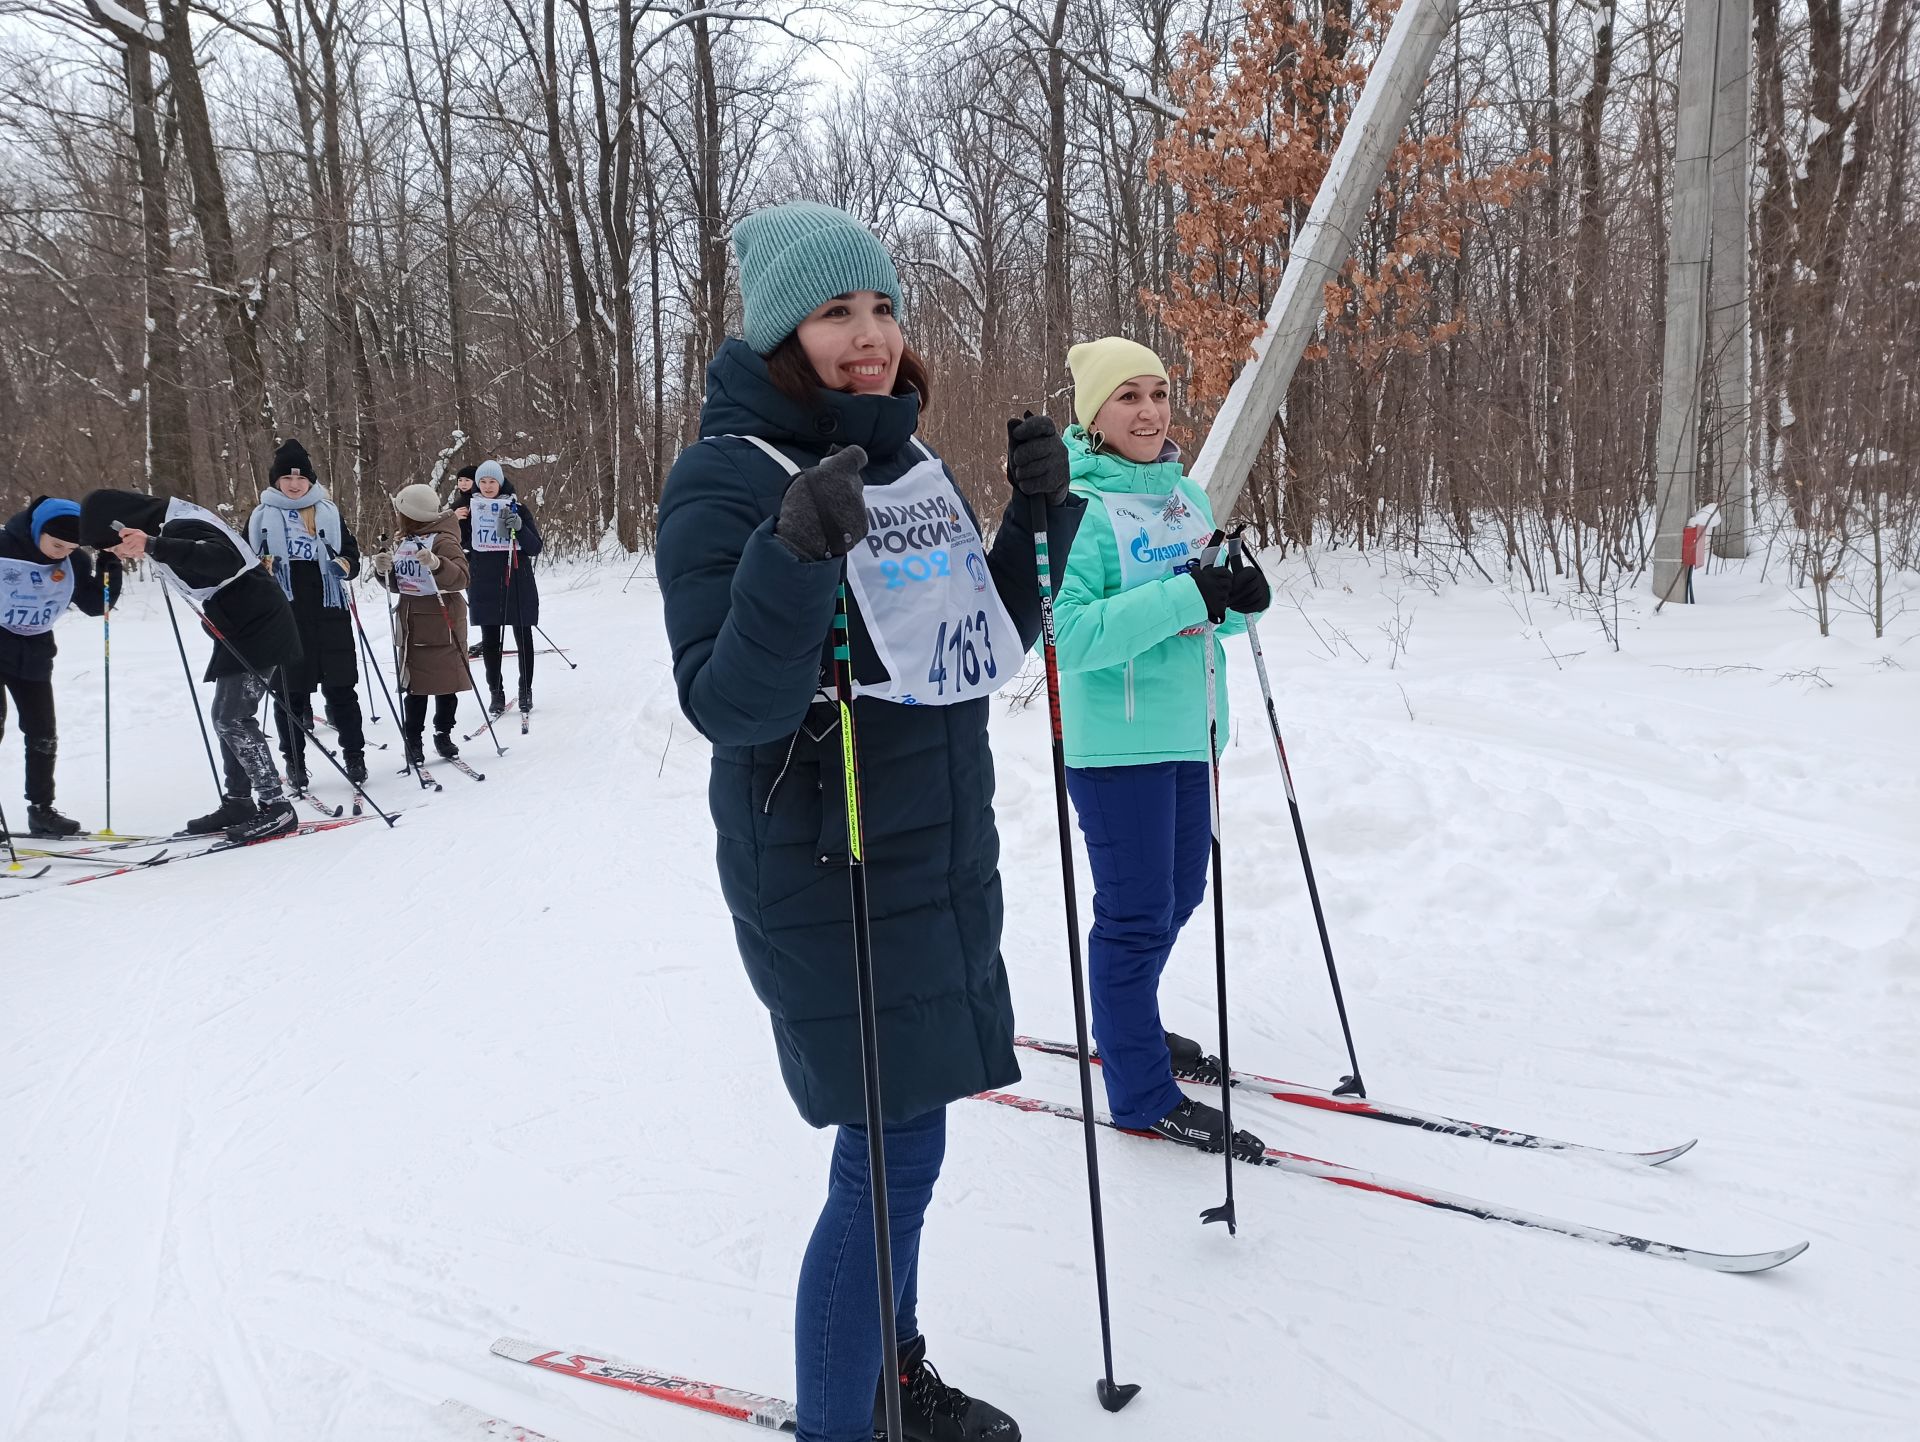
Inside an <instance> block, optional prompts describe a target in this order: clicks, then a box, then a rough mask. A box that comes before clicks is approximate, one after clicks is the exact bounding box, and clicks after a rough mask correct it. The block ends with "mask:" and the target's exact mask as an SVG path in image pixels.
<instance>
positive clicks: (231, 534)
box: [153, 496, 260, 605]
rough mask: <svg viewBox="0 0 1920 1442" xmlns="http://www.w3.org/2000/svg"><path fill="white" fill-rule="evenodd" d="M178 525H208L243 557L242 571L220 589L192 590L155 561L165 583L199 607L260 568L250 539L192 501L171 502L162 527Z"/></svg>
mask: <svg viewBox="0 0 1920 1442" xmlns="http://www.w3.org/2000/svg"><path fill="white" fill-rule="evenodd" d="M175 521H205V522H206V523H207V524H208V525H209V526H212V527H213V528H214V529H215V530H217V531H219V532H220V533H221V534H223V535H224V536H225V537H226V538H227V539H228V540H229V541H231V542H232V543H233V548H234V550H236V551H238V552H239V553H240V569H239V570H237V571H235V572H234V573H233V574H232V575H231V576H229V577H227V579H226V580H224V581H222V582H221V583H220V584H219V585H217V586H189V585H188V584H187V583H186V582H185V581H183V580H181V579H180V578H179V577H178V576H176V575H175V574H174V573H173V568H172V567H171V566H168V565H166V564H165V563H164V562H161V561H155V562H154V563H153V564H154V569H155V570H157V571H158V572H159V573H160V579H161V580H163V581H165V582H166V583H167V584H168V585H169V586H171V587H173V589H174V590H176V591H178V592H179V593H180V594H181V595H183V596H191V597H192V598H193V599H194V601H195V602H196V603H198V604H200V605H205V604H206V603H207V600H208V598H210V597H212V596H214V595H216V594H218V593H219V592H221V591H224V590H226V589H227V587H229V586H231V585H232V584H233V583H234V582H235V581H237V580H239V579H240V578H241V577H242V576H244V575H246V574H247V572H249V571H251V570H252V569H253V568H254V567H255V566H258V565H259V564H260V558H259V557H258V556H256V555H254V553H253V547H252V546H249V545H248V544H247V542H246V539H245V538H244V537H243V536H242V535H241V534H240V533H239V532H238V531H236V530H234V528H233V527H232V526H229V525H228V524H227V523H226V522H225V521H223V520H221V519H220V517H219V516H217V515H215V514H214V513H213V512H212V511H209V510H208V509H207V508H206V507H205V506H196V505H195V504H194V503H193V502H192V501H183V500H181V499H180V498H179V497H178V496H176V497H174V498H173V499H172V500H170V501H168V502H167V516H166V519H165V520H164V521H162V522H161V525H162V526H170V525H172V524H173V523H174V522H175Z"/></svg>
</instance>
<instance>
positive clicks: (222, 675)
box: [80, 491, 300, 842]
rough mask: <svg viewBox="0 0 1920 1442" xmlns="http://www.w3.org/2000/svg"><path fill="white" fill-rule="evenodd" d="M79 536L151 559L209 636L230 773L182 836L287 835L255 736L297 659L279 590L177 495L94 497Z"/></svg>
mask: <svg viewBox="0 0 1920 1442" xmlns="http://www.w3.org/2000/svg"><path fill="white" fill-rule="evenodd" d="M80 536H81V539H82V540H83V541H85V542H86V544H88V545H90V546H95V547H99V548H101V549H111V550H112V551H113V552H114V554H115V555H117V556H119V557H120V558H121V559H122V560H126V561H137V560H139V559H140V558H141V557H143V556H145V557H149V558H151V559H152V561H153V562H154V564H155V566H156V567H158V569H159V573H160V578H161V580H162V581H163V582H165V583H166V584H167V586H168V587H169V588H170V589H172V590H174V591H176V592H178V593H179V594H180V595H181V596H183V597H185V598H187V600H188V602H189V604H190V605H192V606H193V607H194V608H195V609H197V610H198V611H200V612H201V613H202V616H203V619H202V622H201V626H202V628H203V629H204V630H205V631H206V632H207V634H208V635H209V636H211V637H212V638H213V657H212V659H211V660H209V661H208V662H207V670H206V675H205V677H204V678H203V679H205V680H208V681H211V682H213V706H212V707H211V708H210V710H209V712H208V719H209V720H210V721H211V722H212V724H213V730H214V734H215V735H216V736H218V737H219V738H220V754H221V756H222V757H223V758H224V760H225V762H226V766H225V773H226V774H225V779H224V783H223V786H222V800H221V803H220V806H219V808H218V809H217V810H215V811H212V812H210V813H208V814H207V815H205V816H200V817H196V818H194V819H193V820H192V821H189V822H188V823H187V828H186V829H187V830H188V831H189V832H192V833H193V834H195V835H202V834H205V833H208V832H214V831H225V832H226V833H227V836H228V838H229V839H231V840H234V841H242V842H244V841H260V840H264V839H265V838H267V837H269V836H278V835H280V834H281V833H282V832H286V831H291V830H293V829H294V828H295V827H296V826H298V825H299V818H298V817H296V816H295V815H294V812H293V803H292V802H290V801H288V800H287V798H286V794H285V792H284V791H283V790H282V788H281V785H280V772H279V769H278V768H277V767H276V766H275V765H274V764H273V749H272V748H271V747H270V746H269V745H268V744H267V737H266V733H265V732H264V731H262V730H261V729H260V703H261V702H262V701H264V700H266V699H267V697H268V691H269V689H270V687H271V685H272V682H273V674H274V672H275V670H276V669H278V668H279V667H281V666H289V665H292V664H293V663H294V662H296V661H298V660H299V659H300V628H299V627H298V625H296V624H295V622H294V619H293V607H292V606H291V605H289V604H288V602H287V598H286V596H285V595H284V594H283V593H282V592H281V590H280V585H279V583H278V582H277V581H275V580H274V579H273V577H272V576H269V575H268V574H267V571H266V568H265V567H264V566H262V565H261V564H260V558H259V557H258V556H256V555H254V553H253V550H252V548H251V547H250V546H248V545H247V542H246V539H245V538H244V537H243V536H241V534H240V533H239V532H238V531H236V530H234V529H233V527H231V526H229V525H228V524H227V523H226V522H225V521H223V520H222V519H221V518H220V517H219V516H218V515H216V514H215V513H214V512H212V511H209V510H207V509H206V508H205V507H203V506H197V505H195V504H194V503H193V502H191V501H185V500H181V499H179V498H178V497H172V498H169V497H166V496H144V495H141V494H139V493H138V492H135V491H94V492H93V493H92V494H91V495H89V496H88V497H87V498H86V500H85V501H83V502H82V503H81V507H80ZM249 791H251V793H252V794H251V795H249ZM255 798H258V801H257V804H256V801H255Z"/></svg>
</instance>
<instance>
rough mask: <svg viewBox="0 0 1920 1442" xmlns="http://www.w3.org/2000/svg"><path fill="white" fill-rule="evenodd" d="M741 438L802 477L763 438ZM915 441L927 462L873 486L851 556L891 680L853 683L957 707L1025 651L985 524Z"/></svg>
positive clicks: (916, 702) (1006, 675)
mask: <svg viewBox="0 0 1920 1442" xmlns="http://www.w3.org/2000/svg"><path fill="white" fill-rule="evenodd" d="M741 439H742V440H746V441H750V442H752V443H753V444H754V445H755V446H757V447H758V448H759V449H760V450H762V451H764V452H765V453H766V454H767V455H768V456H770V457H772V458H773V459H774V460H776V461H778V462H779V463H780V466H781V467H782V469H784V470H785V471H786V472H787V474H789V475H798V474H799V467H798V466H796V465H795V464H794V463H793V462H792V461H790V460H789V459H787V457H786V456H785V455H783V454H781V453H780V452H779V451H777V450H775V449H774V448H773V447H772V446H770V445H768V444H767V443H766V442H764V441H762V440H760V439H759V438H758V437H755V436H743V437H741ZM914 445H916V446H918V447H919V449H920V453H921V454H922V455H923V456H925V457H926V459H925V460H923V461H921V462H920V463H919V464H918V465H916V466H914V467H913V468H912V469H911V470H909V471H908V472H907V473H906V474H905V475H903V476H901V477H900V478H899V479H898V480H896V481H894V482H892V483H891V484H890V485H884V486H868V487H866V501H867V534H866V536H865V538H864V539H863V540H861V541H860V543H859V544H858V545H856V546H855V547H854V548H853V550H852V552H851V553H850V554H849V555H848V556H847V583H848V585H849V586H850V587H851V588H852V591H853V597H854V600H855V601H857V602H858V603H859V606H860V617H861V619H862V620H863V621H865V623H866V628H867V637H868V639H869V640H871V641H872V643H873V649H874V651H875V652H876V653H877V654H878V655H879V658H880V664H881V665H882V666H884V667H886V670H887V678H888V679H887V680H885V681H883V682H877V683H875V684H872V685H868V684H865V683H862V684H860V685H859V686H857V687H856V688H855V690H856V691H857V692H858V693H859V694H860V695H862V696H875V697H878V698H879V699H881V700H883V701H897V702H899V703H900V704H901V705H903V706H952V705H954V704H956V703H957V702H961V701H972V700H974V699H976V698H978V697H981V696H990V695H992V694H993V693H994V692H995V691H998V690H999V689H1000V688H1001V687H1002V686H1004V685H1006V684H1007V682H1009V681H1011V680H1012V679H1013V674H1014V672H1016V671H1018V670H1019V669H1020V662H1021V658H1022V655H1023V648H1022V647H1021V645H1020V633H1019V632H1018V631H1017V630H1015V629H1014V624H1013V619H1012V617H1010V616H1008V614H1007V608H1006V607H1005V606H1004V605H1002V604H1001V601H1000V592H999V591H998V590H997V589H996V588H995V587H994V584H993V573H992V572H991V571H989V570H988V569H987V546H986V542H985V541H984V540H982V539H981V536H980V528H979V527H978V526H976V525H975V524H974V522H973V517H972V516H970V515H968V514H967V508H966V507H965V506H964V505H962V504H961V501H960V493H959V492H958V491H957V490H955V489H954V486H953V482H952V481H951V480H949V479H948V477H947V469H946V467H945V466H943V465H941V464H940V458H939V457H938V456H936V455H934V454H933V452H932V451H930V450H928V449H927V448H926V447H925V446H924V445H921V444H920V442H919V440H918V439H916V440H915V441H914Z"/></svg>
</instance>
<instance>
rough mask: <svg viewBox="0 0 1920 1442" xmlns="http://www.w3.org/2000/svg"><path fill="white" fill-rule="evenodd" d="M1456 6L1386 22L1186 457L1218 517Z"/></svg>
mask: <svg viewBox="0 0 1920 1442" xmlns="http://www.w3.org/2000/svg"><path fill="white" fill-rule="evenodd" d="M1459 8H1460V6H1459V0H1406V3H1405V4H1404V5H1402V6H1401V7H1400V14H1399V15H1398V16H1397V17H1396V18H1395V20H1394V22H1393V28H1392V29H1391V30H1390V31H1388V32H1387V43H1386V44H1385V45H1384V46H1382V47H1381V50H1380V58H1379V59H1378V60H1376V61H1375V62H1374V65H1373V70H1372V73H1370V74H1369V75H1368V76H1367V84H1366V88H1365V89H1364V90H1363V91H1362V92H1361V95H1360V103H1359V104H1358V105H1356V106H1355V107H1354V110H1353V115H1352V116H1351V117H1350V118H1349V120H1348V121H1347V128H1346V132H1345V134H1343V135H1342V136H1341V137H1340V144H1339V147H1338V148H1337V149H1336V150H1335V151H1334V153H1333V161H1332V163H1331V164H1330V165H1329V166H1328V167H1327V175H1326V179H1325V180H1323V181H1322V182H1321V183H1320V192H1319V194H1317V195H1315V196H1314V198H1313V207H1312V209H1310V210H1309V211H1308V212H1307V218H1306V220H1305V221H1304V222H1303V223H1302V225H1301V227H1300V231H1299V234H1297V235H1295V236H1294V238H1293V245H1292V248H1291V250H1290V251H1289V253H1288V256H1287V269H1286V272H1285V274H1283V275H1282V276H1281V277H1280V290H1279V292H1278V293H1277V294H1276V295H1275V296H1274V298H1273V305H1272V307H1271V308H1270V309H1269V310H1268V311H1267V323H1266V327H1265V329H1264V330H1262V331H1261V333H1260V337H1259V339H1258V340H1256V341H1255V342H1254V345H1253V359H1252V360H1250V361H1249V362H1247V365H1246V368H1245V369H1244V370H1242V371H1241V372H1240V375H1239V377H1238V378H1237V379H1236V380H1235V381H1234V383H1233V389H1232V390H1231V391H1229V392H1228V393H1227V399H1226V401H1225V402H1224V403H1223V404H1222V405H1221V407H1220V414H1219V415H1218V416H1216V417H1215V418H1214V422H1213V428H1212V429H1211V430H1210V431H1208V432H1207V439H1206V443H1205V444H1204V445H1202V446H1201V448H1200V455H1199V457H1198V458H1197V459H1196V460H1195V461H1194V463H1193V478H1194V480H1195V481H1197V482H1199V483H1200V484H1201V485H1203V486H1205V487H1206V488H1207V500H1208V501H1209V502H1211V503H1212V505H1213V513H1214V515H1216V516H1218V517H1220V519H1221V521H1222V523H1223V524H1224V523H1225V520H1226V518H1227V517H1228V516H1229V515H1231V514H1232V512H1233V507H1234V503H1235V502H1236V501H1238V500H1239V499H1240V491H1241V488H1242V487H1244V486H1245V485H1246V483H1247V472H1248V471H1249V470H1251V469H1252V467H1253V462H1254V458H1255V457H1256V456H1258V455H1259V453H1260V447H1261V446H1262V445H1264V444H1265V443H1266V439H1267V431H1268V429H1269V428H1270V427H1271V426H1272V425H1273V418H1274V416H1275V414H1276V413H1277V412H1278V411H1279V409H1280V402H1281V401H1282V399H1284V397H1285V396H1286V393H1287V384H1288V382H1289V381H1291V380H1292V379H1293V371H1294V367H1296V366H1297V365H1299V364H1300V357H1301V355H1302V353H1304V352H1305V350H1306V348H1307V342H1308V341H1309V340H1310V339H1312V337H1313V332H1314V329H1315V327H1317V326H1318V325H1319V323H1320V316H1321V314H1322V312H1323V311H1324V310H1325V309H1326V294H1325V291H1324V289H1323V287H1324V286H1325V285H1326V283H1327V282H1328V281H1329V280H1332V279H1334V278H1335V277H1336V276H1338V275H1339V273H1340V268H1341V266H1343V265H1345V264H1346V261H1347V253H1348V251H1350V250H1351V249H1352V248H1353V236H1354V234H1355V232H1356V231H1358V230H1359V228H1360V223H1361V221H1362V220H1364V219H1365V218H1366V214H1367V207H1368V206H1370V205H1372V204H1373V197H1374V193H1375V192H1376V191H1378V190H1379V188H1380V182H1381V181H1382V180H1384V179H1385V178H1386V174H1387V161H1388V160H1389V159H1390V158H1391V157H1392V154H1393V147H1394V145H1395V144H1396V143H1397V142H1398V141H1399V139H1400V132H1401V131H1402V130H1404V129H1405V128H1406V124H1407V117H1408V116H1410V115H1411V114H1413V107H1414V103H1415V102H1416V101H1418V100H1419V98H1420V92H1421V90H1422V89H1423V88H1425V86H1426V83H1427V72H1428V71H1429V70H1430V69H1431V68H1432V66H1433V57H1434V53H1435V52H1436V51H1437V50H1439V48H1440V42H1441V41H1442V40H1444V39H1445V38H1446V36H1447V32H1448V31H1449V30H1450V29H1452V28H1453V20H1454V16H1455V14H1456V13H1457V12H1458V11H1459Z"/></svg>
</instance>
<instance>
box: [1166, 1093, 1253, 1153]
mask: <svg viewBox="0 0 1920 1442" xmlns="http://www.w3.org/2000/svg"><path fill="white" fill-rule="evenodd" d="M1147 1130H1148V1131H1152V1132H1158V1133H1159V1134H1160V1135H1161V1136H1163V1137H1165V1138H1166V1139H1167V1140H1168V1141H1172V1142H1179V1143H1180V1144H1181V1145H1182V1146H1187V1147H1198V1148H1199V1149H1200V1150H1201V1151H1203V1152H1216V1153H1218V1152H1223V1151H1225V1150H1226V1149H1227V1143H1226V1138H1227V1119H1226V1118H1225V1117H1224V1116H1222V1115H1221V1113H1220V1109H1219V1108H1218V1107H1210V1106H1208V1105H1207V1104H1206V1103H1205V1102H1197V1101H1194V1100H1192V1099H1191V1098H1189V1099H1188V1100H1186V1101H1183V1102H1181V1103H1180V1105H1179V1106H1177V1107H1175V1108H1174V1109H1173V1110H1172V1111H1170V1112H1168V1113H1167V1114H1166V1115H1165V1116H1163V1117H1161V1118H1160V1120H1159V1121H1157V1122H1155V1123H1154V1124H1153V1125H1152V1126H1151V1127H1149V1128H1147ZM1266 1151H1267V1144H1266V1143H1265V1142H1263V1141H1261V1140H1260V1138H1258V1137H1256V1136H1255V1135H1254V1134H1253V1133H1252V1132H1242V1131H1236V1132H1235V1133H1234V1134H1233V1154H1234V1156H1236V1157H1237V1158H1239V1159H1240V1160H1241V1161H1243V1162H1257V1161H1259V1160H1260V1159H1261V1158H1262V1157H1263V1156H1265V1155H1266Z"/></svg>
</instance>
